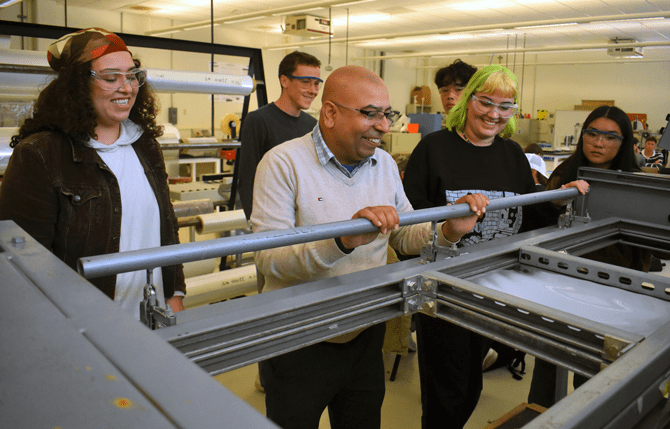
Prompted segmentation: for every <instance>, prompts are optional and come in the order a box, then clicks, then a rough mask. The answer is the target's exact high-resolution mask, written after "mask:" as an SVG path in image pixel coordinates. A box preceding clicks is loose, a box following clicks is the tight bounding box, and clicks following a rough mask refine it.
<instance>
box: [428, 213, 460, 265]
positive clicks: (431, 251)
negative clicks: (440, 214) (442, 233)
mask: <svg viewBox="0 0 670 429" xmlns="http://www.w3.org/2000/svg"><path fill="white" fill-rule="evenodd" d="M431 229H432V236H433V239H432V240H431V242H430V244H427V245H425V246H424V247H423V249H421V263H422V264H427V263H429V262H435V261H436V260H437V255H438V254H441V255H446V256H447V257H450V258H451V257H454V256H459V255H460V254H461V251H460V249H459V248H458V247H457V246H456V243H454V244H452V245H451V246H450V247H446V246H440V245H439V244H437V221H432V222H431Z"/></svg>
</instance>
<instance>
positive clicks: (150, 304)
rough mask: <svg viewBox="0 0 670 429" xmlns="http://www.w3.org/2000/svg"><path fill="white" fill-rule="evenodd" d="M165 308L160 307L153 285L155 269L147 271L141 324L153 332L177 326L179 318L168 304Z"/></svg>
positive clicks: (141, 303) (141, 309) (141, 308)
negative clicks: (165, 327) (164, 327)
mask: <svg viewBox="0 0 670 429" xmlns="http://www.w3.org/2000/svg"><path fill="white" fill-rule="evenodd" d="M165 307H166V308H161V307H159V306H158V298H157V297H156V288H155V287H154V285H153V269H149V270H147V284H145V285H144V299H143V300H142V302H140V322H142V323H144V324H145V325H146V326H148V327H149V329H151V330H155V329H158V328H160V327H162V326H173V325H176V324H177V316H175V314H174V311H173V310H172V307H170V304H168V303H166V304H165Z"/></svg>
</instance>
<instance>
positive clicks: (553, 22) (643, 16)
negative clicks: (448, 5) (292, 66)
mask: <svg viewBox="0 0 670 429" xmlns="http://www.w3.org/2000/svg"><path fill="white" fill-rule="evenodd" d="M649 18H670V11H662V12H646V13H630V14H622V15H604V16H588V17H582V18H562V19H546V20H539V21H520V22H512V23H507V24H504V23H499V24H487V25H474V26H470V27H452V28H442V29H437V30H421V31H408V32H405V33H398V32H396V33H386V34H373V35H368V36H357V37H349V40H348V42H349V43H353V42H362V41H369V40H376V39H397V38H401V37H414V36H427V35H432V34H450V33H470V32H475V31H486V30H499V29H502V30H510V29H518V28H519V27H521V28H523V27H537V26H542V25H558V24H572V23H575V24H588V23H594V22H605V21H622V20H635V19H649ZM331 39H332V40H331V41H330V42H331V43H345V42H346V41H347V40H346V38H331ZM326 43H328V40H307V41H304V42H294V43H290V46H296V47H303V46H313V45H323V44H326ZM285 46H288V45H287V44H284V45H274V46H268V47H266V48H265V49H283V48H284V47H285Z"/></svg>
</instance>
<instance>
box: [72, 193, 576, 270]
mask: <svg viewBox="0 0 670 429" xmlns="http://www.w3.org/2000/svg"><path fill="white" fill-rule="evenodd" d="M578 195H579V191H578V190H577V189H576V188H567V189H557V190H554V191H545V192H537V193H532V194H526V195H518V196H513V197H506V198H499V199H495V200H491V201H490V203H489V205H488V207H487V208H486V209H487V211H493V210H501V209H507V208H510V207H518V206H525V205H530V204H537V203H544V202H548V201H556V200H566V199H573V198H576V197H577V196H578ZM470 214H472V211H471V210H470V206H469V205H468V204H455V205H450V206H443V207H434V208H429V209H423V210H415V211H411V212H404V213H399V214H398V217H399V220H400V222H399V223H400V226H406V225H414V224H417V223H423V222H431V221H434V220H442V219H452V218H457V217H463V216H468V215H470ZM376 230H378V228H377V227H376V226H374V225H373V224H372V223H371V222H370V221H369V220H367V219H351V220H346V221H340V222H332V223H326V224H321V225H306V226H301V227H298V228H291V229H283V230H277V231H266V232H260V233H255V234H246V235H240V236H233V237H223V238H218V239H215V240H207V241H199V242H192V243H185V244H173V245H170V246H163V247H156V248H153V249H143V250H134V251H131V252H122V253H115V254H109V255H99V256H88V257H85V258H80V259H79V261H78V262H77V268H78V271H79V274H81V275H82V276H83V277H85V278H88V279H91V278H96V277H102V276H108V275H113V274H118V273H125V272H129V271H137V270H147V269H153V268H156V267H162V266H167V265H177V264H182V263H184V262H192V261H199V260H203V259H211V258H218V257H220V256H224V255H236V254H242V253H247V252H255V251H258V250H263V249H272V248H275V247H284V246H291V245H294V244H300V243H307V242H311V241H318V240H325V239H329V238H335V237H343V236H347V235H356V234H362V233H367V232H374V231H376Z"/></svg>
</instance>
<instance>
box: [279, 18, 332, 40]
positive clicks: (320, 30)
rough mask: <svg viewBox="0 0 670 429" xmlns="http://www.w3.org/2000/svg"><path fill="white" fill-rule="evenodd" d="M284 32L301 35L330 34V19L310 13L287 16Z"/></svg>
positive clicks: (318, 35)
mask: <svg viewBox="0 0 670 429" xmlns="http://www.w3.org/2000/svg"><path fill="white" fill-rule="evenodd" d="M285 24H286V25H285V27H284V34H292V35H294V36H301V37H320V36H332V35H333V33H331V31H330V30H331V27H330V20H329V19H327V18H321V17H318V16H311V15H296V16H287V17H286V22H285Z"/></svg>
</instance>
